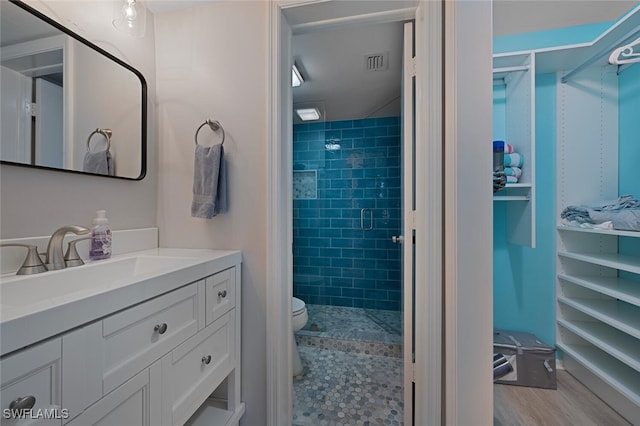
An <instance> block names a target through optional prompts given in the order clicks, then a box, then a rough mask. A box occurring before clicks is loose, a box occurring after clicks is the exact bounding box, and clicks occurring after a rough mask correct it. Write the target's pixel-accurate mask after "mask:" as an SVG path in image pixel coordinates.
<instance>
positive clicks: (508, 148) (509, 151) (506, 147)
mask: <svg viewBox="0 0 640 426" xmlns="http://www.w3.org/2000/svg"><path fill="white" fill-rule="evenodd" d="M504 153H505V154H512V153H513V145H511V144H510V143H505V144H504Z"/></svg>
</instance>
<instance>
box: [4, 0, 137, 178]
mask: <svg viewBox="0 0 640 426" xmlns="http://www.w3.org/2000/svg"><path fill="white" fill-rule="evenodd" d="M0 19H1V22H0V65H1V68H0V78H1V81H0V96H1V98H2V99H1V100H2V106H1V121H0V160H1V161H2V163H5V164H15V165H22V166H30V167H38V168H49V169H57V170H64V171H72V172H79V173H90V174H96V175H102V176H112V177H118V178H125V179H142V178H143V177H144V175H145V165H146V159H145V155H146V83H145V81H144V78H143V77H142V75H141V74H140V73H139V72H138V71H137V70H135V69H134V68H132V67H131V66H129V65H127V64H125V63H124V62H122V61H120V60H119V59H117V58H115V57H113V56H112V55H110V54H109V53H107V52H105V51H103V50H102V49H100V48H99V47H97V46H95V45H93V44H91V43H89V42H88V41H86V40H84V39H83V38H81V37H79V36H78V35H76V34H74V33H72V32H71V31H69V30H67V29H65V28H64V27H62V26H60V25H59V24H56V23H55V22H53V21H51V20H50V19H48V18H47V17H45V16H43V15H41V14H40V13H39V12H37V11H35V10H33V9H31V8H29V7H28V6H26V5H24V4H22V3H20V2H14V1H11V2H8V1H1V2H0Z"/></svg>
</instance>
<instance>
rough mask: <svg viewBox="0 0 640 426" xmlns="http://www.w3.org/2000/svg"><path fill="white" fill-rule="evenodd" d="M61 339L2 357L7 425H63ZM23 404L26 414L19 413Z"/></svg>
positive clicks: (1, 396)
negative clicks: (19, 414) (20, 414)
mask: <svg viewBox="0 0 640 426" xmlns="http://www.w3.org/2000/svg"><path fill="white" fill-rule="evenodd" d="M61 362H62V343H61V340H60V339H59V338H58V339H52V340H49V341H47V342H45V343H42V344H39V345H37V346H34V347H31V348H29V349H24V350H21V351H19V352H17V353H15V354H13V355H9V356H6V357H4V358H2V359H1V360H0V374H2V385H1V388H0V400H1V401H2V413H1V418H0V423H2V425H3V426H5V425H7V426H9V425H10V426H24V425H31V424H37V425H61V424H62V417H63V416H64V414H65V411H64V410H62V407H61V406H60V405H61V404H60V402H61V392H60V386H61V384H60V383H61V379H60V375H61V370H62V369H61ZM19 408H23V409H26V411H21V413H22V416H21V417H20V416H17V414H18V413H17V412H16V411H12V410H17V409H19Z"/></svg>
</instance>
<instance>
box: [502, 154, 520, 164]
mask: <svg viewBox="0 0 640 426" xmlns="http://www.w3.org/2000/svg"><path fill="white" fill-rule="evenodd" d="M523 163H524V159H523V158H522V155H520V154H517V153H515V152H514V153H511V154H504V166H505V167H522V164H523Z"/></svg>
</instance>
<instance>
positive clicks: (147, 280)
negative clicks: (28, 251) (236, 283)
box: [0, 248, 242, 355]
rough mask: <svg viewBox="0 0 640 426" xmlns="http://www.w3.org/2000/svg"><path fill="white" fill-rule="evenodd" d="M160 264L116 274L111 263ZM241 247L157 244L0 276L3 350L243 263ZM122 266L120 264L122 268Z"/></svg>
mask: <svg viewBox="0 0 640 426" xmlns="http://www.w3.org/2000/svg"><path fill="white" fill-rule="evenodd" d="M136 258H141V259H144V260H145V262H150V263H152V264H154V266H155V268H154V269H149V270H144V269H143V270H142V271H133V270H132V269H131V268H129V270H128V271H127V272H128V274H129V275H130V276H129V275H127V274H120V275H114V276H111V274H110V272H109V271H110V268H112V270H114V271H116V270H117V271H119V270H120V269H122V268H120V266H122V265H125V264H127V265H131V267H135V260H136ZM241 261H242V254H241V252H240V251H237V250H207V249H173V248H155V249H150V250H143V251H138V252H134V253H128V254H125V255H120V256H114V257H112V258H111V259H107V260H100V261H93V262H87V264H86V265H83V266H78V267H74V268H67V269H63V270H59V271H48V272H44V273H41V274H36V275H29V276H15V275H12V276H3V277H0V296H2V297H1V298H0V355H6V354H8V353H10V352H13V351H15V350H18V349H21V348H23V347H26V346H29V345H31V344H33V343H36V342H39V341H41V340H44V339H46V338H49V337H52V336H55V335H57V334H60V333H63V332H65V331H68V330H71V329H73V328H76V327H78V326H81V325H83V324H87V323H90V322H92V321H95V320H98V319H100V318H102V317H105V316H107V315H110V314H112V313H114V312H117V311H119V310H121V309H125V308H127V307H129V306H133V305H135V304H138V303H140V302H143V301H145V300H148V299H151V298H153V297H156V296H159V295H161V294H164V293H166V292H169V291H172V290H175V289H176V288H179V287H182V286H184V285H186V284H190V283H192V282H195V281H198V280H200V279H202V278H204V277H207V276H209V275H212V274H214V273H216V272H219V271H221V270H224V269H226V268H229V267H231V266H234V265H237V264H239V263H240V262H241ZM118 268H120V269H118ZM22 292H23V293H24V294H22Z"/></svg>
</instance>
